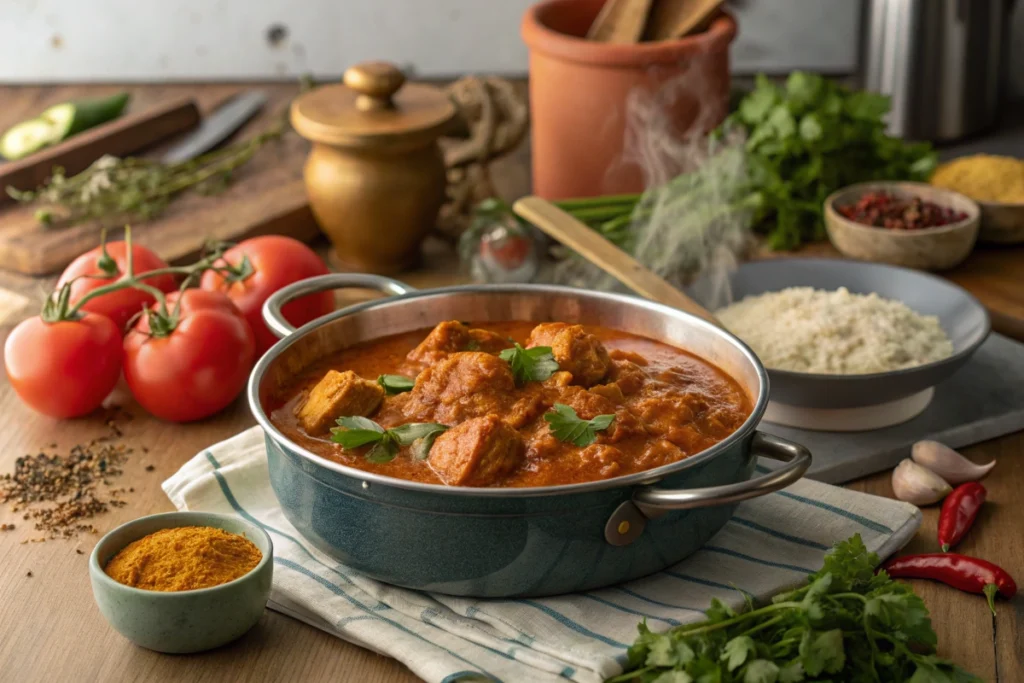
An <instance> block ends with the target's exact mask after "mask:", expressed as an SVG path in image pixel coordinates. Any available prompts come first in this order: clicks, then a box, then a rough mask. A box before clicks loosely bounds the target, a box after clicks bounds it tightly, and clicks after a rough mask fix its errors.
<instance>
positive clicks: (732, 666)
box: [719, 636, 757, 671]
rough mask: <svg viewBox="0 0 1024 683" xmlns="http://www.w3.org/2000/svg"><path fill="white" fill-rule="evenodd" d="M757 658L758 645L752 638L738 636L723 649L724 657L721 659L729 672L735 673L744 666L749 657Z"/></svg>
mask: <svg viewBox="0 0 1024 683" xmlns="http://www.w3.org/2000/svg"><path fill="white" fill-rule="evenodd" d="M756 656H757V645H755V644H754V639H753V638H751V637H750V636H736V637H735V638H733V639H732V640H730V641H729V642H728V643H726V644H725V647H723V648H722V656H721V657H719V659H721V660H722V661H723V662H725V667H726V668H727V669H728V670H729V671H735V670H736V669H738V668H740V667H741V666H743V663H744V662H745V661H747V658H748V657H756Z"/></svg>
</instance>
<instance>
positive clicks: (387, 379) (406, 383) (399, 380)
mask: <svg viewBox="0 0 1024 683" xmlns="http://www.w3.org/2000/svg"><path fill="white" fill-rule="evenodd" d="M377 384H379V385H381V387H383V388H384V392H385V393H386V394H387V395H388V396H393V395H395V394H401V393H404V392H406V391H412V388H413V387H414V386H416V380H414V379H413V378H412V377H406V376H405V375H380V376H379V377H377Z"/></svg>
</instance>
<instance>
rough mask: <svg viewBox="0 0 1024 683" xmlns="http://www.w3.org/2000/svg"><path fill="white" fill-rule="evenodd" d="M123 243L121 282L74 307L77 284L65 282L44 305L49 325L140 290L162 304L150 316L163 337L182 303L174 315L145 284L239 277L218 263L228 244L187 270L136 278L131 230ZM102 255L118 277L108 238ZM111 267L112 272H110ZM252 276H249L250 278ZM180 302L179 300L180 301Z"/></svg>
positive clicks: (164, 300)
mask: <svg viewBox="0 0 1024 683" xmlns="http://www.w3.org/2000/svg"><path fill="white" fill-rule="evenodd" d="M124 242H125V248H126V250H127V251H126V255H125V272H124V273H122V274H121V276H120V277H119V278H117V279H116V280H114V281H113V282H111V283H109V284H106V285H103V286H102V287H97V288H96V289H93V290H92V291H90V292H88V293H87V294H85V295H84V296H83V297H82V298H81V299H79V300H78V301H76V302H75V304H74V305H71V304H70V300H71V285H72V284H73V283H74V282H75V280H77V278H75V280H71V281H68V282H65V283H64V284H63V285H62V286H61V288H60V289H59V290H57V292H55V293H53V294H51V295H50V296H49V297H47V299H46V301H45V303H44V304H43V310H42V313H41V314H40V315H41V317H42V319H43V320H44V321H45V322H48V323H55V322H60V321H61V320H78V319H79V318H81V317H82V308H83V306H85V304H87V303H88V302H90V301H92V300H93V299H96V298H98V297H101V296H103V295H104V294H110V293H111V292H116V291H119V290H122V289H129V288H131V289H138V290H141V291H143V292H146V293H147V294H149V295H150V296H152V297H153V298H154V299H155V300H156V301H157V303H158V304H159V307H158V310H157V311H156V312H151V313H148V315H150V322H151V324H152V323H154V319H153V316H154V315H156V316H159V317H160V322H156V323H155V326H154V329H153V331H154V334H155V336H164V335H167V334H170V333H171V332H172V331H174V327H175V326H176V325H177V317H178V312H179V310H180V303H179V304H178V305H177V306H176V307H175V310H174V312H169V311H168V310H167V298H166V297H165V296H164V293H163V292H162V291H161V290H159V289H158V288H156V287H154V286H153V285H151V284H148V283H147V282H145V280H149V279H152V278H155V277H159V276H161V275H175V276H182V277H183V278H184V280H183V282H182V287H181V288H182V289H185V288H187V287H189V286H190V285H191V284H192V283H193V282H194V281H195V280H196V279H198V278H199V276H200V275H202V274H203V273H204V272H206V271H207V270H213V271H216V272H218V273H221V274H223V275H225V276H232V275H234V276H237V275H238V269H237V268H235V267H232V266H230V264H229V265H227V266H224V265H217V261H219V260H221V259H222V257H223V255H224V251H225V250H226V249H228V248H229V247H230V246H231V245H230V244H227V243H223V244H218V245H216V247H215V249H214V251H212V252H211V253H209V254H207V255H206V256H204V257H203V258H201V259H199V260H198V261H196V262H195V263H193V264H192V265H188V266H167V267H166V268H157V269H155V270H149V271H146V272H144V273H142V279H140V278H139V277H137V276H136V275H135V253H134V250H133V249H132V231H131V226H127V225H126V226H125V228H124ZM101 246H102V255H101V256H100V261H103V262H104V263H103V264H101V265H100V268H101V270H103V271H104V272H106V273H108V274H110V275H112V274H116V272H117V271H116V268H117V266H116V264H114V261H113V259H112V258H110V255H109V254H107V251H106V234H105V233H104V235H103V237H102V245H101ZM111 267H113V271H112V272H111V270H110V269H111ZM249 274H251V273H247V274H246V275H245V276H246V277H247V276H248V275H249ZM83 277H103V274H102V273H101V274H97V275H88V276H83ZM179 301H180V300H179Z"/></svg>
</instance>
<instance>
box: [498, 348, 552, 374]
mask: <svg viewBox="0 0 1024 683" xmlns="http://www.w3.org/2000/svg"><path fill="white" fill-rule="evenodd" d="M512 343H513V344H515V346H513V347H512V348H511V349H505V350H504V351H502V352H501V353H499V354H498V358H501V359H502V360H503V361H505V362H506V363H508V365H509V367H510V368H511V369H512V375H513V376H514V377H515V378H516V383H517V384H523V383H524V382H543V381H544V380H546V379H547V378H548V377H550V376H551V375H553V374H555V373H556V372H557V371H558V361H556V360H555V357H554V356H553V355H551V347H550V346H534V347H533V348H530V349H524V348H523V347H522V345H521V344H519V342H512Z"/></svg>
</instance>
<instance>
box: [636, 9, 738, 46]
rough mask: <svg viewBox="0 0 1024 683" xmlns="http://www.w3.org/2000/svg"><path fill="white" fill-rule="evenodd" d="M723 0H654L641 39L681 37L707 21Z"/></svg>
mask: <svg viewBox="0 0 1024 683" xmlns="http://www.w3.org/2000/svg"><path fill="white" fill-rule="evenodd" d="M722 4H723V0H654V4H653V6H652V7H651V16H650V20H649V21H648V22H647V28H646V30H645V31H644V35H643V39H644V40H645V41H646V40H669V39H671V38H682V37H683V36H685V35H688V34H689V33H691V32H693V31H696V30H698V29H700V28H701V27H702V26H704V24H705V23H707V21H708V19H710V18H711V17H712V16H713V15H714V13H715V12H717V11H718V8H719V7H721V6H722Z"/></svg>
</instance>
